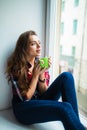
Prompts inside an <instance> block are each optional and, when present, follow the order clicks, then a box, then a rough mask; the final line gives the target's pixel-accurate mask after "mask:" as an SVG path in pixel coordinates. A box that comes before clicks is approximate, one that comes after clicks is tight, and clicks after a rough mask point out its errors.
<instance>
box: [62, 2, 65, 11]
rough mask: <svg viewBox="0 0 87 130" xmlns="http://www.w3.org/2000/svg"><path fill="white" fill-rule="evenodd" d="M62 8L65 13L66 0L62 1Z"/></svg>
mask: <svg viewBox="0 0 87 130" xmlns="http://www.w3.org/2000/svg"><path fill="white" fill-rule="evenodd" d="M61 8H62V11H64V9H65V0H62V6H61Z"/></svg>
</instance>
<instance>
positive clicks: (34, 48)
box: [27, 35, 41, 57]
mask: <svg viewBox="0 0 87 130" xmlns="http://www.w3.org/2000/svg"><path fill="white" fill-rule="evenodd" d="M27 53H28V55H29V56H30V57H39V56H40V55H41V44H40V41H39V38H38V36H37V35H30V36H29V44H28V47H27Z"/></svg>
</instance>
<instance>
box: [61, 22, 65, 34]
mask: <svg viewBox="0 0 87 130" xmlns="http://www.w3.org/2000/svg"><path fill="white" fill-rule="evenodd" d="M61 34H62V35H63V34H64V22H62V23H61Z"/></svg>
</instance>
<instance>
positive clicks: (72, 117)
mask: <svg viewBox="0 0 87 130" xmlns="http://www.w3.org/2000/svg"><path fill="white" fill-rule="evenodd" d="M60 96H61V97H62V102H60V101H58V99H59V98H60ZM12 103H13V111H14V114H15V116H16V118H17V119H18V120H19V121H20V122H21V123H23V124H28V125H29V124H34V123H42V122H48V121H62V123H63V125H64V128H65V130H85V128H84V126H83V125H82V124H81V122H80V119H79V114H78V106H77V99H76V92H75V85H74V79H73V76H72V74H71V73H69V72H63V73H62V74H60V75H59V76H58V77H57V78H56V79H55V81H54V82H53V83H52V84H51V85H50V87H49V88H48V90H47V91H46V92H45V93H44V94H43V95H42V96H37V99H32V100H30V101H25V102H16V100H14V99H13V101H12Z"/></svg>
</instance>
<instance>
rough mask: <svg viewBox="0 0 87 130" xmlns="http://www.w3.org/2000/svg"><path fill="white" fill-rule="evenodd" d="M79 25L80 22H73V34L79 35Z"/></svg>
mask: <svg viewBox="0 0 87 130" xmlns="http://www.w3.org/2000/svg"><path fill="white" fill-rule="evenodd" d="M77 24H78V21H77V20H76V19H75V20H74V21H73V34H76V33H77Z"/></svg>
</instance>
